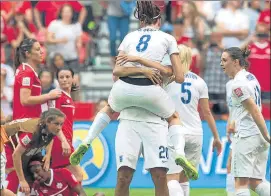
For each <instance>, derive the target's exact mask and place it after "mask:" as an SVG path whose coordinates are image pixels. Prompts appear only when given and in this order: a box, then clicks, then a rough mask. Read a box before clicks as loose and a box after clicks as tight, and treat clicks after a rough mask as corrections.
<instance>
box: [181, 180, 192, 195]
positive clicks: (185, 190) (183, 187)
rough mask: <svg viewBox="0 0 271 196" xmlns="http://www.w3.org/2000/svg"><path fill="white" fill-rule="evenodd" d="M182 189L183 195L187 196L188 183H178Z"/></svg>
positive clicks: (188, 193)
mask: <svg viewBox="0 0 271 196" xmlns="http://www.w3.org/2000/svg"><path fill="white" fill-rule="evenodd" d="M180 185H181V187H182V189H183V195H184V196H189V195H190V184H189V182H183V183H180Z"/></svg>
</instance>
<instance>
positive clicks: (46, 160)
mask: <svg viewBox="0 0 271 196" xmlns="http://www.w3.org/2000/svg"><path fill="white" fill-rule="evenodd" d="M53 144H54V140H52V141H51V142H50V144H49V145H48V146H47V147H46V154H45V156H44V157H43V159H42V162H43V169H45V171H48V170H49V168H50V159H51V153H52V148H53Z"/></svg>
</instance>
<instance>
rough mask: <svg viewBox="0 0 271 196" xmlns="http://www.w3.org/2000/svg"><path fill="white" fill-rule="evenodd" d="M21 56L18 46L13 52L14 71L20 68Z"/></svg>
mask: <svg viewBox="0 0 271 196" xmlns="http://www.w3.org/2000/svg"><path fill="white" fill-rule="evenodd" d="M21 63H22V62H21V54H20V46H18V47H17V48H16V50H15V56H14V67H15V70H16V69H17V68H18V67H19V66H20V64H21Z"/></svg>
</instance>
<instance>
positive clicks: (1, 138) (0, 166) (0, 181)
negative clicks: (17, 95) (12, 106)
mask: <svg viewBox="0 0 271 196" xmlns="http://www.w3.org/2000/svg"><path fill="white" fill-rule="evenodd" d="M2 124H5V116H4V113H3V111H2V108H1V125H2ZM8 142H9V139H8V136H7V134H6V131H5V129H4V128H3V127H1V132H0V153H1V158H0V175H1V176H0V195H6V196H15V195H14V194H13V192H12V191H10V190H8V189H5V188H4V182H5V178H6V176H5V175H6V171H5V169H6V153H5V148H4V145H5V144H6V143H8Z"/></svg>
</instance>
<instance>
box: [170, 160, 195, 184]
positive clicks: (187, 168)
mask: <svg viewBox="0 0 271 196" xmlns="http://www.w3.org/2000/svg"><path fill="white" fill-rule="evenodd" d="M175 163H176V164H177V165H179V166H181V167H182V168H183V170H184V173H185V175H186V176H187V177H188V178H189V179H191V180H197V179H198V178H199V174H198V171H197V169H196V168H195V167H194V166H193V165H192V164H191V163H190V162H189V161H188V160H187V159H186V158H185V157H184V156H178V157H177V158H176V159H175Z"/></svg>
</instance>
